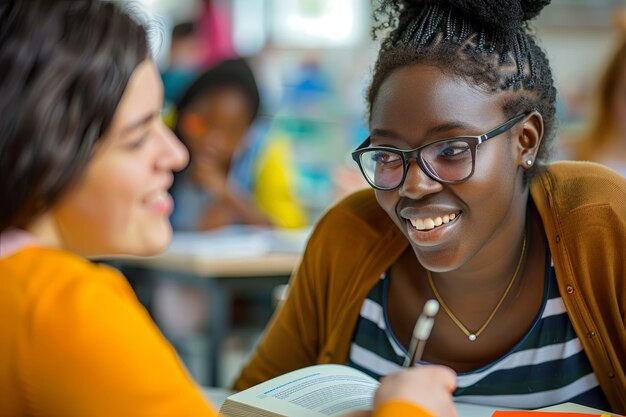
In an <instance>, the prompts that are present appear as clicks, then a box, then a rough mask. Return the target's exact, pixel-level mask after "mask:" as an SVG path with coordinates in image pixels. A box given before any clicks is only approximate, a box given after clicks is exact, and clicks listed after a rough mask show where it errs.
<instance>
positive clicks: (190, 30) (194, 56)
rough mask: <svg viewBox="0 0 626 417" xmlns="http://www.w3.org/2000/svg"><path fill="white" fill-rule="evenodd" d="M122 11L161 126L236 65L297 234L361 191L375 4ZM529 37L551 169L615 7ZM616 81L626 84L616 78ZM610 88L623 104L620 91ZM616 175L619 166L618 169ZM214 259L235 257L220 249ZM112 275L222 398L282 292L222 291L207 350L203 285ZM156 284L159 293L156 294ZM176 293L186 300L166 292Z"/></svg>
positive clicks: (579, 6) (292, 0)
mask: <svg viewBox="0 0 626 417" xmlns="http://www.w3.org/2000/svg"><path fill="white" fill-rule="evenodd" d="M118 1H122V0H118ZM128 4H129V7H131V8H134V9H135V10H137V15H138V16H140V18H143V19H146V20H147V22H148V24H149V25H150V27H151V29H150V36H151V42H152V46H153V50H154V53H155V57H156V61H157V63H158V66H159V68H160V70H161V71H162V77H163V81H164V83H165V95H166V100H165V104H164V109H163V115H164V117H165V118H166V120H167V121H168V123H170V125H173V124H174V123H175V122H174V120H175V119H176V116H177V115H176V102H177V100H178V99H179V98H180V96H181V94H183V92H184V91H185V90H186V88H188V87H189V85H191V83H192V82H193V80H194V79H195V77H197V76H198V75H199V74H201V73H202V72H203V71H204V70H206V69H208V68H211V67H212V66H215V65H216V64H218V63H219V62H222V61H223V60H226V59H231V58H235V57H244V58H245V59H246V60H247V62H248V63H249V64H250V66H251V68H252V71H253V73H254V76H255V77H256V81H257V84H258V88H259V92H260V97H261V107H260V111H259V115H258V117H257V122H256V123H255V126H258V125H261V126H263V128H262V129H257V130H256V131H255V132H256V135H257V136H258V135H260V134H259V133H258V132H262V133H261V135H262V136H263V140H262V141H261V142H259V143H261V144H262V145H261V146H269V145H268V144H270V143H272V142H280V143H282V144H286V146H287V147H286V149H288V154H289V155H288V156H289V157H288V162H289V165H290V167H289V173H290V174H289V175H290V177H291V187H292V188H293V190H292V191H293V193H294V195H295V197H296V199H297V201H298V203H299V204H300V206H301V207H303V209H304V210H305V212H306V219H307V221H306V223H307V224H306V225H304V226H305V227H304V228H300V230H304V232H303V233H306V230H307V227H306V226H310V225H311V224H313V223H315V221H316V219H318V218H319V216H320V215H321V214H322V213H323V212H324V210H325V209H326V208H327V207H328V206H329V205H331V204H332V203H333V202H335V201H337V199H339V198H341V197H342V196H344V195H346V194H347V193H350V192H352V191H354V190H356V189H359V188H361V187H365V186H366V184H365V183H364V180H362V178H361V175H360V173H359V172H358V169H357V167H356V164H355V163H354V162H353V161H352V159H351V157H350V152H351V151H352V150H353V149H354V148H355V147H356V146H357V145H358V144H359V143H361V142H362V141H363V140H364V139H365V138H366V137H367V135H368V131H367V124H366V118H367V115H366V108H365V99H364V97H365V89H366V87H367V85H368V81H369V77H370V73H371V67H372V66H373V64H374V60H375V58H376V52H377V48H378V44H377V42H376V41H374V40H372V38H371V34H370V30H369V28H370V27H371V19H372V17H371V16H372V9H373V8H374V7H375V4H376V3H375V1H373V2H370V1H369V0H141V1H139V0H133V1H132V2H128ZM533 26H534V27H535V29H536V32H537V34H538V37H539V39H540V45H541V46H542V47H543V48H544V49H545V50H546V52H547V54H548V57H549V59H550V61H551V64H552V68H553V70H554V74H553V75H554V78H555V81H556V86H557V88H558V91H559V96H558V107H557V117H558V121H559V133H558V138H557V141H556V143H557V147H556V149H555V155H556V159H567V158H571V155H572V154H573V152H572V148H573V147H574V146H575V144H576V138H577V137H578V135H579V134H580V133H581V132H582V131H583V130H584V127H585V126H586V124H587V123H588V119H589V116H590V113H591V97H592V95H593V92H594V88H595V85H596V83H597V80H598V78H599V77H600V73H601V71H602V70H603V68H604V66H605V65H607V61H608V60H609V58H610V56H611V54H612V53H613V52H614V50H615V49H616V48H617V47H618V45H619V43H620V42H621V41H622V39H624V37H626V0H552V4H551V5H550V6H548V7H546V9H545V10H544V11H543V12H542V14H541V16H540V18H539V19H537V20H536V21H535V22H534V25H533ZM622 73H623V74H624V75H623V78H624V79H626V68H624V69H623V70H622ZM616 88H618V87H616ZM621 88H622V90H623V91H622V93H621V94H623V95H624V96H626V82H622V86H621ZM624 118H625V119H626V114H625V115H624ZM624 136H625V139H626V135H624ZM250 146H253V145H250ZM286 161H287V159H286ZM623 163H624V165H625V166H626V160H624V161H623ZM257 237H258V236H257ZM257 237H255V239H256V238H257ZM175 241H176V239H175ZM250 242H251V241H250V240H248V245H249V247H252V246H253V245H252V244H251V243H250ZM255 242H256V241H255ZM300 249H301V248H300ZM207 250H209V249H207ZM220 250H223V251H226V252H227V251H229V250H234V251H237V250H239V251H241V250H242V248H241V247H236V245H231V246H229V245H226V246H222V247H221V249H220ZM251 250H252V249H251ZM226 256H227V254H226ZM120 267H121V268H123V269H124V272H125V273H126V274H127V275H128V276H129V280H130V281H131V283H132V284H133V286H134V288H135V290H136V291H137V294H138V296H139V298H140V300H141V301H142V302H143V303H144V304H145V305H146V307H147V308H148V309H149V311H150V313H151V314H152V315H153V317H154V318H155V321H156V322H157V324H159V325H160V326H162V328H163V330H164V333H165V334H166V336H167V337H168V338H170V340H171V341H172V342H173V344H174V346H175V347H176V348H177V350H178V353H179V355H180V356H181V358H182V359H183V361H184V362H185V363H186V365H187V366H188V368H189V370H190V372H191V373H192V375H193V376H194V377H195V378H196V379H197V380H198V382H199V383H201V384H206V385H216V386H224V387H227V386H229V385H230V384H231V383H232V381H233V380H234V378H235V377H236V375H237V373H238V370H239V368H240V367H241V366H242V364H243V363H244V362H245V361H246V358H247V355H249V353H250V352H251V350H252V349H253V346H254V344H255V343H256V341H257V340H258V337H259V336H260V334H261V331H262V329H263V327H264V326H265V325H266V323H267V321H268V320H269V318H270V317H271V314H272V312H273V310H274V309H275V308H276V306H277V304H278V303H279V302H280V298H281V296H282V295H281V294H282V291H283V290H284V288H285V287H284V284H285V283H286V281H285V282H282V283H280V282H279V284H280V285H278V284H277V282H276V280H269V281H268V282H267V285H265V286H264V287H263V286H261V287H255V289H254V291H243V290H242V291H238V290H233V293H232V297H229V298H228V303H227V304H228V305H225V306H224V307H225V308H227V309H229V314H228V315H227V316H228V323H227V327H228V332H226V333H225V335H224V340H223V341H221V343H220V344H217V345H216V344H211V343H210V340H208V339H210V337H211V332H209V331H207V328H208V327H210V326H211V323H210V320H209V319H207V317H209V318H210V308H209V307H208V306H207V303H209V301H208V300H209V299H210V297H208V296H207V294H206V293H207V291H211V288H212V287H211V286H208V287H207V286H206V285H205V281H206V277H198V280H197V281H194V280H187V281H185V282H184V283H183V284H180V282H179V281H177V280H176V279H174V278H171V277H170V278H171V279H169V280H168V278H167V275H168V274H167V272H163V271H161V273H160V274H157V275H159V278H158V279H157V278H154V276H155V275H150V274H146V273H145V270H143V271H139V269H133V267H132V266H128V265H126V264H123V263H122V264H120ZM163 276H165V277H166V278H163ZM283 278H284V279H285V280H286V279H287V278H288V277H283ZM164 280H165V282H167V284H166V285H160V286H159V285H156V284H155V282H156V281H159V282H161V283H163V281H164ZM177 285H183V287H184V288H185V289H184V290H183V291H182V292H181V291H178V292H176V291H174V292H172V291H169V290H171V288H172V287H173V286H177ZM243 287H246V285H243ZM198 289H202V291H197V290H198ZM244 289H245V288H244ZM239 290H241V288H239ZM181 294H182V295H181ZM210 349H217V350H218V351H216V352H213V357H214V358H215V357H217V358H218V361H219V364H220V371H219V373H218V375H217V377H216V378H213V379H211V378H210V377H209V376H207V375H209V374H210V371H209V372H207V368H208V367H209V368H210V367H211V366H212V364H211V361H210V360H209V359H208V358H209V357H210V355H209V354H210V352H208V351H209V350H210Z"/></svg>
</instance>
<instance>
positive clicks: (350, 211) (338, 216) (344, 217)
mask: <svg viewBox="0 0 626 417" xmlns="http://www.w3.org/2000/svg"><path fill="white" fill-rule="evenodd" d="M399 236H401V233H400V232H399V230H398V228H397V227H396V226H395V225H394V223H393V222H392V221H391V219H390V218H389V216H388V215H387V213H385V211H384V210H383V209H382V208H381V207H380V205H379V204H378V202H377V201H376V197H375V195H374V191H373V190H370V189H367V190H361V191H357V192H355V193H353V194H351V195H349V196H347V197H346V198H344V199H343V200H341V201H339V202H337V203H336V204H335V205H333V206H332V207H330V208H329V209H328V210H327V211H326V212H325V213H324V214H323V215H322V217H321V218H320V220H319V221H318V222H317V225H316V227H315V230H314V232H313V234H312V240H322V241H332V243H333V245H334V247H335V248H337V246H338V244H340V243H341V242H344V241H345V242H346V243H347V244H349V245H355V244H359V245H369V244H371V243H373V242H377V241H379V240H380V239H383V238H394V237H395V238H397V237H399Z"/></svg>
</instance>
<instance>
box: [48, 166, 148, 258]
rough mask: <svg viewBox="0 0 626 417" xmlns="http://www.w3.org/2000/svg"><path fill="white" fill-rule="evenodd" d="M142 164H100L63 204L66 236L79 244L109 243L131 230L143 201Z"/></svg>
mask: <svg viewBox="0 0 626 417" xmlns="http://www.w3.org/2000/svg"><path fill="white" fill-rule="evenodd" d="M139 165H140V164H135V165H134V166H133V165H131V164H125V165H117V164H107V165H96V166H92V167H91V169H89V170H88V172H87V174H86V176H85V178H84V180H83V181H82V182H81V183H80V184H78V186H77V187H76V188H75V189H74V190H72V192H71V193H70V194H69V195H68V197H67V198H66V199H64V201H63V202H62V204H61V210H59V221H60V222H61V227H62V228H63V230H64V231H65V233H66V236H65V238H66V239H68V240H69V241H74V242H76V245H78V246H79V247H85V246H90V247H94V248H98V247H99V246H101V245H103V246H109V245H110V244H111V243H112V242H114V241H115V240H116V239H119V238H120V237H123V236H124V235H125V234H126V233H128V232H129V231H130V230H131V227H130V226H131V225H132V218H133V215H134V213H135V211H136V208H135V207H137V206H138V204H140V203H141V197H142V192H141V191H142V189H143V187H142V182H143V178H142V177H141V175H139V174H140V172H141V170H140V169H139V168H138V166H139Z"/></svg>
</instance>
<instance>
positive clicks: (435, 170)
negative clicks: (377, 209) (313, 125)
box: [352, 113, 529, 191]
mask: <svg viewBox="0 0 626 417" xmlns="http://www.w3.org/2000/svg"><path fill="white" fill-rule="evenodd" d="M528 114H529V113H523V114H520V115H517V116H515V117H514V118H512V119H510V120H508V121H507V122H505V123H504V124H502V125H500V126H498V127H496V128H495V129H493V130H490V131H489V132H487V133H485V134H483V135H479V136H459V137H454V138H447V139H441V140H438V141H435V142H432V143H429V144H427V145H424V146H420V147H419V148H416V149H412V150H408V151H403V150H400V149H396V148H391V147H387V146H369V145H370V138H369V137H368V138H367V139H365V141H364V142H363V143H362V144H360V145H359V147H358V148H356V150H355V151H354V152H352V159H354V160H355V161H356V163H357V164H358V165H359V168H360V169H361V172H362V173H363V176H364V177H365V179H366V180H367V182H368V183H369V184H370V185H371V186H372V187H373V188H375V189H377V190H382V191H391V190H395V189H396V188H398V187H400V186H401V185H402V183H404V180H405V179H406V175H407V172H408V168H409V161H410V160H411V159H415V160H416V161H417V164H418V165H419V167H420V168H421V169H422V171H424V172H425V173H426V175H428V176H429V177H430V178H432V179H433V180H435V181H438V182H442V183H446V184H458V183H461V182H464V181H467V180H468V179H469V178H470V177H471V176H472V174H474V166H475V161H476V148H477V147H478V145H480V144H481V143H483V142H484V141H486V140H489V139H491V138H494V137H496V136H498V135H500V134H502V133H504V132H506V131H507V130H509V129H511V128H512V127H513V126H515V125H516V124H517V123H519V122H520V121H521V120H522V119H523V118H524V117H526V116H527V115H528Z"/></svg>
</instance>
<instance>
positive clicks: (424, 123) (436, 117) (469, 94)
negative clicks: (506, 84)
mask: <svg viewBox="0 0 626 417" xmlns="http://www.w3.org/2000/svg"><path fill="white" fill-rule="evenodd" d="M502 105H503V95H502V93H489V92H486V91H484V90H481V89H479V88H478V87H476V86H473V85H471V84H469V83H468V82H467V81H465V80H464V79H462V78H459V77H454V76H453V75H449V74H446V73H444V72H443V71H441V70H440V69H438V68H437V67H433V66H428V65H423V64H416V65H411V66H405V67H401V68H399V69H397V70H395V71H394V72H392V73H391V74H390V75H389V76H388V77H387V78H386V79H385V81H384V82H383V83H382V84H381V86H380V89H379V91H378V94H377V96H376V98H375V99H374V102H373V103H372V110H371V117H370V125H371V128H381V129H394V130H403V129H404V130H409V131H408V132H406V133H407V134H408V135H414V134H417V135H419V134H420V132H419V131H420V130H422V129H428V128H431V127H433V126H436V125H437V124H443V123H449V122H463V123H467V124H471V125H475V126H482V125H490V124H493V123H497V122H498V121H501V120H502V117H503V111H502ZM411 130H413V131H412V132H411ZM416 130H417V131H416Z"/></svg>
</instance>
